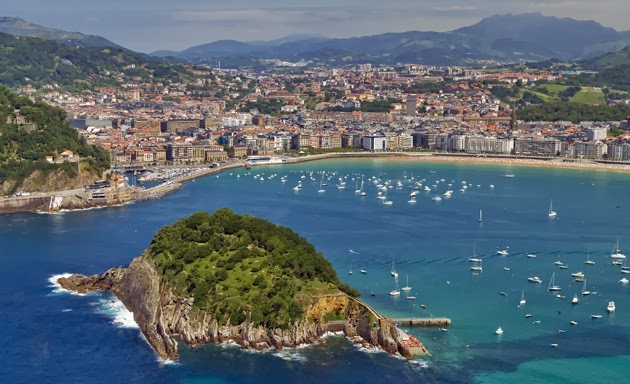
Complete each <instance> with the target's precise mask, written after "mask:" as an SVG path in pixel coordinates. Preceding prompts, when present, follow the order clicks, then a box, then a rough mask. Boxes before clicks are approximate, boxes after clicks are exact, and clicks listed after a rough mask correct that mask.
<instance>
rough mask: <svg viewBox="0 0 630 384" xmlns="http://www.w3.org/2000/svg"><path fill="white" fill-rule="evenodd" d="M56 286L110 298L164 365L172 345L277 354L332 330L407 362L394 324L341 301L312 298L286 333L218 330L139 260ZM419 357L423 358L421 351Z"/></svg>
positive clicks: (241, 327)
mask: <svg viewBox="0 0 630 384" xmlns="http://www.w3.org/2000/svg"><path fill="white" fill-rule="evenodd" d="M58 283H59V284H60V285H61V286H62V287H63V288H65V289H68V290H71V291H74V292H77V293H86V292H91V291H101V290H107V291H110V292H112V293H113V294H115V295H116V296H117V297H118V298H119V299H120V301H121V302H122V303H123V304H124V305H125V307H126V308H127V309H128V310H129V311H131V312H132V313H133V316H134V320H135V322H136V323H137V324H138V326H139V327H140V330H141V331H142V333H143V334H144V336H145V337H146V339H147V340H148V342H149V344H150V345H151V346H152V347H153V349H154V350H155V352H156V353H157V354H158V355H159V356H160V357H161V358H162V359H164V360H166V359H170V360H173V361H175V360H177V359H178V357H179V353H178V340H181V341H182V342H184V343H186V344H188V345H190V346H192V347H196V346H200V345H203V344H206V343H222V342H234V343H236V344H238V345H240V346H241V347H243V348H246V349H255V350H266V349H270V348H275V349H277V350H282V349H283V348H295V347H297V346H299V345H304V344H313V343H315V342H317V341H318V340H320V339H321V337H322V336H324V335H325V334H326V333H327V332H329V331H338V330H342V331H343V333H344V334H345V335H346V336H347V337H349V338H356V337H360V338H361V339H362V340H363V341H364V342H365V343H366V344H367V346H371V347H376V348H379V349H382V350H384V351H385V352H387V353H390V354H393V355H400V356H402V357H403V358H405V359H411V358H412V350H411V348H409V347H408V346H407V345H406V344H405V341H404V340H403V335H402V334H401V333H400V332H399V330H398V328H397V327H396V326H395V325H394V324H391V323H389V322H381V323H380V324H375V319H374V318H373V315H371V313H370V312H369V310H368V309H367V308H365V307H363V306H362V305H361V304H360V303H358V302H356V301H354V300H351V299H350V298H349V297H348V296H346V295H341V294H340V295H332V296H323V297H317V298H313V300H312V302H311V303H310V305H309V307H308V309H307V311H306V312H305V313H306V314H305V316H304V318H303V319H302V320H301V321H300V322H296V323H294V324H292V325H291V326H289V327H288V328H287V329H268V328H264V327H262V326H253V325H252V324H250V323H248V322H244V323H242V324H237V325H231V324H218V323H217V321H216V320H215V319H213V318H211V317H210V316H209V315H208V314H207V313H203V312H202V311H201V310H198V309H197V308H195V307H193V299H192V298H183V297H179V296H177V295H175V294H174V293H173V292H172V291H171V289H170V288H169V287H168V286H167V285H166V283H164V282H163V281H162V279H161V278H160V275H159V274H158V272H157V270H156V269H155V265H154V263H153V261H152V260H151V259H150V258H149V257H147V256H145V255H143V256H140V257H138V258H136V259H134V260H133V261H132V262H131V264H130V265H129V267H128V268H122V267H120V268H112V269H110V270H108V271H107V272H105V273H104V274H103V275H100V276H99V275H93V276H84V275H80V274H75V275H71V276H69V277H62V278H59V279H58ZM331 310H335V311H339V310H340V311H345V319H344V320H343V321H341V322H331V323H327V322H325V321H323V314H324V313H325V312H328V311H331ZM421 351H422V352H424V353H426V349H425V348H424V347H422V348H421ZM417 352H418V351H417V349H416V350H414V353H417Z"/></svg>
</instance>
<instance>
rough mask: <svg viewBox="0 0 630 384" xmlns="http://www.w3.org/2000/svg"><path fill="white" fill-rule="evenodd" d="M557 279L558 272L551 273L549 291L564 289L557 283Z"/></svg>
mask: <svg viewBox="0 0 630 384" xmlns="http://www.w3.org/2000/svg"><path fill="white" fill-rule="evenodd" d="M555 280H556V273H555V272H554V273H552V274H551V281H549V287H547V290H548V291H560V290H561V289H562V288H560V287H559V286H557V285H556V284H555Z"/></svg>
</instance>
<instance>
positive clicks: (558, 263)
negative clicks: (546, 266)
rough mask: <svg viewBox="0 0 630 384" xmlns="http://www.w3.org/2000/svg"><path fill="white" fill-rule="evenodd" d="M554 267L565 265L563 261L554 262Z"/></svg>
mask: <svg viewBox="0 0 630 384" xmlns="http://www.w3.org/2000/svg"><path fill="white" fill-rule="evenodd" d="M553 265H564V263H563V262H562V261H560V260H558V261H554V262H553Z"/></svg>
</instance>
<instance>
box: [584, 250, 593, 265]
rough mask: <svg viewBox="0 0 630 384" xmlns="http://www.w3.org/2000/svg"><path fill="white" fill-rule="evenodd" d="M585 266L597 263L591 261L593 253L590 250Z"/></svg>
mask: <svg viewBox="0 0 630 384" xmlns="http://www.w3.org/2000/svg"><path fill="white" fill-rule="evenodd" d="M584 264H587V265H595V262H594V261H593V260H591V251H590V250H589V251H588V253H587V254H586V261H584Z"/></svg>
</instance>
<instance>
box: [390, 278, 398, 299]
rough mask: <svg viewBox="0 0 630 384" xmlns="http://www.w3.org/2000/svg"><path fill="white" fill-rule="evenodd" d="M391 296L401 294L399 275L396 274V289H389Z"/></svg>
mask: <svg viewBox="0 0 630 384" xmlns="http://www.w3.org/2000/svg"><path fill="white" fill-rule="evenodd" d="M389 295H390V296H400V288H398V276H396V289H394V290H393V291H389Z"/></svg>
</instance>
